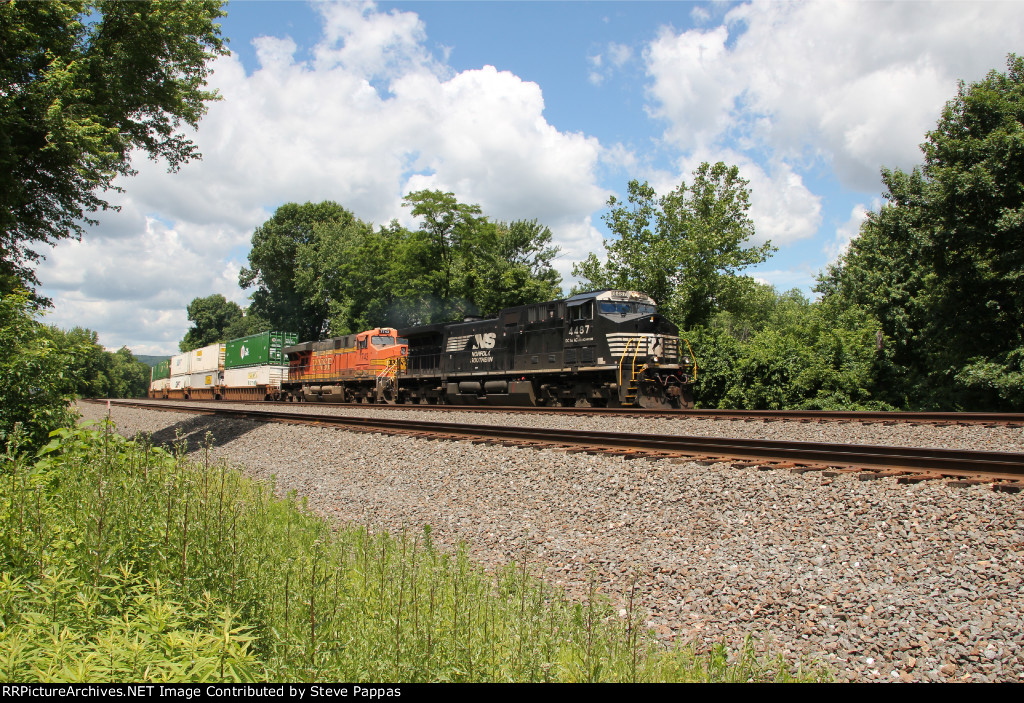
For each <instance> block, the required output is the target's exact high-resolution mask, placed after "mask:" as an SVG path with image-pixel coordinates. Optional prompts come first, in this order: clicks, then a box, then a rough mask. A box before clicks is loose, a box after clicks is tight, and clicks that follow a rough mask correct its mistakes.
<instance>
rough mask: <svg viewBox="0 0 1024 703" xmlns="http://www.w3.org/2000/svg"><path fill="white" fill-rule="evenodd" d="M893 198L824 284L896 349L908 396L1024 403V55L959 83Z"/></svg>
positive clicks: (896, 379) (920, 400)
mask: <svg viewBox="0 0 1024 703" xmlns="http://www.w3.org/2000/svg"><path fill="white" fill-rule="evenodd" d="M921 148H922V151H923V152H924V156H925V159H924V165H923V166H922V167H920V168H915V169H914V170H913V171H912V172H911V173H909V174H907V173H904V172H902V171H898V170H896V171H888V170H884V171H883V172H882V178H883V183H884V185H885V189H886V192H885V197H886V200H887V202H886V204H885V205H884V206H883V207H882V208H881V209H880V210H879V212H877V213H871V215H870V216H869V217H868V219H867V221H866V222H865V223H864V225H863V226H862V228H861V235H860V236H859V237H858V238H857V239H855V240H854V241H853V242H852V243H851V245H850V249H849V250H848V252H847V253H846V255H845V256H844V257H843V258H842V259H841V260H840V261H839V262H838V264H837V265H836V266H834V267H833V268H831V269H830V270H829V271H827V272H826V273H825V274H824V275H823V276H822V277H821V279H820V281H819V290H820V291H821V292H822V293H823V294H824V295H825V296H826V297H836V298H838V299H839V300H842V301H844V302H846V303H847V304H851V305H857V306H862V307H864V308H865V309H866V310H868V311H870V312H871V313H872V314H873V315H874V316H875V317H877V318H878V320H879V321H880V323H881V325H882V329H883V331H884V334H885V337H886V338H887V341H888V343H892V344H893V345H895V347H896V350H897V353H896V354H895V355H894V358H893V360H894V370H893V378H892V379H883V380H882V383H883V384H885V385H888V386H890V387H891V388H892V389H893V391H892V392H893V393H894V394H898V395H900V396H902V398H903V400H904V402H903V404H909V405H912V406H916V407H938V408H960V409H978V410H981V409H993V410H994V409H1003V410H1011V409H1017V410H1019V409H1021V408H1024V59H1022V58H1020V57H1017V56H1015V55H1012V54H1011V55H1010V56H1009V57H1008V59H1007V72H1006V73H1005V74H1004V73H999V72H997V71H992V72H990V73H989V74H988V75H987V76H986V77H985V79H984V80H982V81H979V82H977V83H972V84H970V85H966V84H965V83H963V82H961V83H960V84H959V89H958V91H957V96H956V97H955V98H954V99H953V100H951V101H950V102H948V103H947V104H946V107H945V109H944V110H943V113H942V116H941V117H940V119H939V121H938V124H937V125H936V128H935V129H934V130H933V131H931V132H928V134H927V135H926V141H925V143H924V144H922V145H921Z"/></svg>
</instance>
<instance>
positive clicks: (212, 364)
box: [189, 343, 224, 374]
mask: <svg viewBox="0 0 1024 703" xmlns="http://www.w3.org/2000/svg"><path fill="white" fill-rule="evenodd" d="M189 353H190V354H191V355H192V361H191V367H190V368H189V371H190V372H191V373H193V374H196V373H200V372H206V371H219V370H220V369H222V368H224V345H223V344H221V343H217V344H210V345H209V346H205V347H203V348H202V349H193V350H192V351H191V352H189Z"/></svg>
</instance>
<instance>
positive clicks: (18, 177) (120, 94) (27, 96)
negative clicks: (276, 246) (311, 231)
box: [0, 0, 227, 292]
mask: <svg viewBox="0 0 1024 703" xmlns="http://www.w3.org/2000/svg"><path fill="white" fill-rule="evenodd" d="M223 14H224V13H223V12H222V10H221V4H220V2H219V0H198V1H195V2H188V3H183V2H176V1H174V0H159V1H158V0H154V1H153V2H149V3H139V2H112V1H105V0H98V1H96V2H81V1H69V2H18V1H15V0H6V1H5V2H2V3H0V292H10V291H12V290H14V289H15V288H17V287H32V286H34V285H37V284H38V280H37V279H36V277H35V274H34V273H33V271H32V264H33V263H34V262H36V261H38V260H39V258H40V254H39V252H38V250H37V247H38V246H39V245H49V244H54V243H56V242H58V241H60V240H62V239H65V238H68V237H74V238H80V237H81V235H82V233H83V231H84V225H87V224H95V221H94V220H93V219H91V218H90V217H89V214H90V213H94V212H96V211H97V210H105V209H108V207H110V206H109V205H108V203H107V202H106V201H105V200H104V199H103V198H102V197H101V195H100V194H101V193H102V192H103V191H106V190H114V191H120V190H121V188H120V187H119V186H116V185H115V184H114V180H115V178H117V177H118V176H130V175H133V174H134V170H133V169H132V167H131V155H132V151H133V150H136V149H137V150H141V151H142V152H145V153H146V154H147V155H149V156H150V157H151V158H153V159H155V160H156V159H163V160H165V161H166V162H167V165H168V167H169V169H170V170H171V171H174V170H176V169H177V168H178V167H179V166H180V165H181V164H183V163H186V162H188V161H189V160H191V159H193V158H197V157H198V156H199V154H198V152H197V151H196V147H195V145H194V144H193V143H192V142H191V141H189V140H188V139H187V138H186V136H185V135H184V133H183V132H181V131H180V130H179V127H181V125H182V123H184V124H185V125H188V126H190V127H193V128H195V127H196V126H197V124H198V122H199V119H200V118H201V117H202V115H203V114H204V113H205V110H206V104H207V103H208V102H209V101H210V100H213V99H216V94H215V93H214V92H211V91H206V90H203V86H204V85H205V83H206V77H207V75H208V72H209V67H208V62H209V60H210V59H212V58H214V57H216V56H218V55H221V54H226V53H227V49H226V48H225V47H224V46H223V42H222V40H221V38H220V27H219V25H217V24H214V20H215V19H217V18H218V17H221V16H223Z"/></svg>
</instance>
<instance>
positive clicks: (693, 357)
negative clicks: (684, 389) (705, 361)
mask: <svg viewBox="0 0 1024 703" xmlns="http://www.w3.org/2000/svg"><path fill="white" fill-rule="evenodd" d="M683 341H684V342H686V348H687V349H689V350H690V361H691V362H693V380H692V382H693V383H696V382H697V356H696V355H695V354H694V353H693V347H691V346H690V340H689V339H686V338H684V339H683Z"/></svg>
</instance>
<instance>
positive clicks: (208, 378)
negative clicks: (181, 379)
mask: <svg viewBox="0 0 1024 703" xmlns="http://www.w3.org/2000/svg"><path fill="white" fill-rule="evenodd" d="M219 385H220V372H219V371H217V370H213V371H200V372H199V373H194V374H192V376H191V379H190V381H189V388H212V387H213V386H219Z"/></svg>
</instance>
